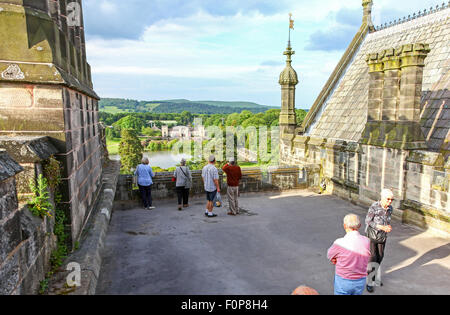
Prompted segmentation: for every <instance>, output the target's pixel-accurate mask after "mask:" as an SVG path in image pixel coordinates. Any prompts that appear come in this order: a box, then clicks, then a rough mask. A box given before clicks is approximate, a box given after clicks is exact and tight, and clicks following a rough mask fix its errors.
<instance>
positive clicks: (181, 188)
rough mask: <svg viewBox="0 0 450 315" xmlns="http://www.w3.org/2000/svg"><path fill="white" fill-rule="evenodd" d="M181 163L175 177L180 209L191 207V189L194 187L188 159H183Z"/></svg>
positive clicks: (174, 174)
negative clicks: (187, 164)
mask: <svg viewBox="0 0 450 315" xmlns="http://www.w3.org/2000/svg"><path fill="white" fill-rule="evenodd" d="M180 164H181V165H180V166H178V167H177V168H176V170H175V171H174V173H173V177H175V178H176V190H177V196H178V210H180V211H181V210H182V207H185V208H186V207H189V190H190V188H191V187H192V174H191V171H190V170H189V167H187V166H186V160H185V159H182V160H181V163H180Z"/></svg>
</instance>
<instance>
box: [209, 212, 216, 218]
mask: <svg viewBox="0 0 450 315" xmlns="http://www.w3.org/2000/svg"><path fill="white" fill-rule="evenodd" d="M207 216H208V218H214V217H217V214H215V213H213V214H211V215H209V214H208V215H207Z"/></svg>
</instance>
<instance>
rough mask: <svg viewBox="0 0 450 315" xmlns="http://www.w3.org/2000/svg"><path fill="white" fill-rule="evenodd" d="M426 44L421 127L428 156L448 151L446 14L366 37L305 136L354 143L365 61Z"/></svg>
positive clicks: (363, 117)
mask: <svg viewBox="0 0 450 315" xmlns="http://www.w3.org/2000/svg"><path fill="white" fill-rule="evenodd" d="M419 42H420V43H427V44H429V45H430V49H431V51H430V53H429V54H428V56H427V58H426V59H425V68H424V78H423V88H422V102H421V107H422V113H421V127H422V131H423V133H424V136H425V139H426V140H427V145H428V147H429V149H430V150H433V151H441V150H450V144H449V140H450V132H449V128H450V108H449V107H450V91H449V89H450V71H449V70H450V8H449V7H448V6H447V7H446V8H442V9H440V10H436V11H435V12H433V13H430V14H428V15H425V16H421V17H418V18H415V19H412V20H410V21H406V22H403V23H401V24H397V25H394V26H391V27H387V28H384V29H381V30H378V31H374V32H372V33H368V34H367V35H366V36H365V38H364V40H363V42H362V44H361V46H360V47H359V49H358V50H357V51H356V53H355V54H354V56H353V57H352V58H353V60H352V61H351V63H350V64H349V66H348V67H347V69H346V70H345V71H344V72H343V74H342V75H341V77H340V78H338V79H339V80H338V83H337V84H336V86H335V88H334V90H333V91H332V93H331V94H330V96H329V97H328V98H327V99H326V100H325V101H324V102H322V103H321V104H319V107H318V108H317V114H316V116H315V120H313V121H312V123H310V124H309V125H308V126H306V130H305V131H306V135H309V136H312V137H322V138H331V139H339V140H346V141H356V142H357V141H359V139H360V137H361V134H362V131H363V130H364V127H365V124H366V122H367V103H368V91H369V73H368V66H367V63H366V56H367V55H368V54H369V53H375V52H381V51H382V50H383V49H388V48H397V47H399V46H401V45H403V44H410V43H419Z"/></svg>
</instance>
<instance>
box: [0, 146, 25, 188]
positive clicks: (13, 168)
mask: <svg viewBox="0 0 450 315" xmlns="http://www.w3.org/2000/svg"><path fill="white" fill-rule="evenodd" d="M22 171H23V168H22V166H20V165H19V164H18V163H17V162H16V161H15V160H13V159H12V158H11V156H10V155H9V154H8V152H6V150H3V149H0V182H3V181H5V180H7V179H8V178H11V177H13V176H15V175H16V174H18V173H20V172H22Z"/></svg>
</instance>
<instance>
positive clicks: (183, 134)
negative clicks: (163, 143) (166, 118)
mask: <svg viewBox="0 0 450 315" xmlns="http://www.w3.org/2000/svg"><path fill="white" fill-rule="evenodd" d="M192 131H193V130H192V128H189V127H186V126H176V127H173V128H172V129H170V131H169V136H170V138H174V139H187V140H190V139H191V137H192Z"/></svg>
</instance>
